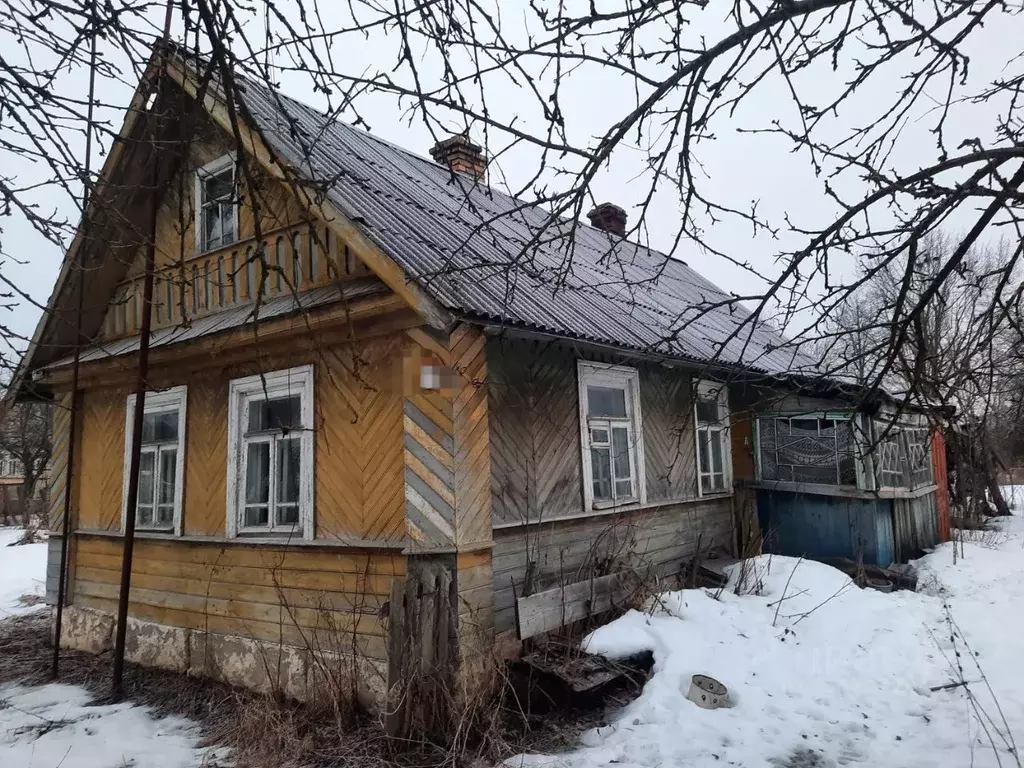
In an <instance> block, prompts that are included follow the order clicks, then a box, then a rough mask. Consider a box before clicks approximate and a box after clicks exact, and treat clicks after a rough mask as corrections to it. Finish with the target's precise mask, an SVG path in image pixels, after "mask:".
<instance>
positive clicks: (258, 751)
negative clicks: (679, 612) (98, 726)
mask: <svg viewBox="0 0 1024 768" xmlns="http://www.w3.org/2000/svg"><path fill="white" fill-rule="evenodd" d="M49 632H50V619H49V616H48V614H47V613H36V614H31V615H28V616H22V617H17V618H13V619H7V620H5V621H0V684H2V683H9V682H22V683H26V684H44V683H46V682H49V673H50V660H51V655H52V650H53V647H52V644H51V642H50V635H49ZM110 661H111V660H110V657H109V654H105V655H99V656H94V655H92V654H87V653H81V652H78V651H70V650H63V651H61V658H60V678H59V680H60V682H62V683H68V684H72V685H79V686H82V687H83V688H85V689H87V690H89V691H91V692H92V693H93V694H95V695H96V697H97V700H98V702H99V703H102V702H104V701H107V700H109V699H108V697H109V686H110ZM636 690H637V687H636V685H627V686H625V687H623V688H621V689H617V690H610V691H607V692H606V693H605V694H604V695H603V696H602V698H601V700H600V701H594V702H588V703H586V704H585V705H584V706H579V705H572V706H565V707H559V708H557V709H554V710H549V711H547V712H545V713H544V714H543V715H539V714H534V715H531V714H525V713H523V711H522V707H521V706H520V705H519V704H518V703H517V697H516V696H515V695H509V694H508V691H507V690H506V695H505V696H503V697H502V701H503V702H504V703H499V702H498V701H494V702H479V703H477V704H476V705H475V711H474V712H473V713H472V716H465V717H464V721H463V722H460V723H458V724H457V730H458V731H460V732H462V735H461V736H459V737H458V738H457V739H453V741H454V742H455V743H454V744H453V743H451V742H449V743H434V742H431V741H428V740H421V741H415V742H411V741H408V740H397V739H392V738H389V737H388V736H387V735H386V734H385V733H384V730H383V729H382V727H381V725H380V721H379V720H378V719H376V718H374V717H371V716H369V715H367V714H366V713H362V712H351V709H350V708H341V707H339V706H337V704H336V703H335V704H333V705H332V704H331V703H324V704H320V705H310V704H301V703H298V702H293V701H285V700H278V699H275V698H274V697H272V696H267V695H262V694H258V693H254V692H252V691H248V690H244V689H239V688H234V687H232V686H228V685H225V684H222V683H218V682H215V681H212V680H208V679H205V678H197V677H190V676H188V675H182V674H178V673H174V672H168V671H164V670H159V669H150V668H145V667H139V666H137V665H134V664H127V665H126V666H125V675H124V691H125V698H127V699H128V700H129V701H131V702H132V703H134V704H138V705H141V706H145V707H147V708H149V710H150V711H151V712H152V713H153V715H154V716H157V717H160V716H169V715H175V716H181V717H187V718H189V719H191V720H193V721H195V722H196V723H198V724H199V726H200V728H201V729H202V734H203V746H214V747H227V748H229V749H230V750H231V753H230V755H231V760H230V763H227V764H225V765H233V766H244V768H300V767H302V768H305V767H307V766H308V767H309V768H335V767H340V766H345V767H346V768H349V767H352V768H376V767H377V766H380V767H381V768H383V767H384V766H398V767H399V768H403V767H404V768H439V767H440V766H450V767H451V768H461V767H462V766H466V767H467V768H468V767H469V766H472V767H473V768H481V767H482V766H491V765H497V764H499V763H500V762H501V760H503V759H504V758H507V757H510V756H512V755H515V754H520V753H524V752H527V753H529V752H534V753H537V752H548V753H550V752H561V751H565V750H568V749H571V748H573V747H574V746H577V745H578V744H579V736H580V734H581V733H582V732H583V731H585V730H587V729H589V728H593V727H597V726H600V725H604V724H607V722H608V721H609V719H610V716H611V714H612V713H613V712H614V711H615V710H616V709H618V708H619V707H621V706H623V705H625V704H626V703H628V701H629V700H631V699H632V698H633V697H635V695H636ZM470 721H472V722H470ZM216 766H217V764H216V763H209V764H208V768H216Z"/></svg>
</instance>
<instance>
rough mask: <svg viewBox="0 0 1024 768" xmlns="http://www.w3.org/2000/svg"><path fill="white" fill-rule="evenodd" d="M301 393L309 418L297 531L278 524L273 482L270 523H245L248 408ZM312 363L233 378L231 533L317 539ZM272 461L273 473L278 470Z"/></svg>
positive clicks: (303, 447)
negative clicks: (277, 525) (245, 454)
mask: <svg viewBox="0 0 1024 768" xmlns="http://www.w3.org/2000/svg"><path fill="white" fill-rule="evenodd" d="M296 394H298V395H299V396H300V397H301V405H300V412H301V414H302V423H303V424H304V425H306V424H308V425H309V426H308V427H304V428H303V430H302V434H301V443H300V452H301V453H300V455H301V461H302V467H303V471H302V472H301V474H300V475H299V523H298V528H299V529H300V530H298V531H296V530H295V529H293V528H291V527H287V528H284V527H281V528H277V529H275V524H274V523H275V515H274V492H273V485H272V486H271V496H270V501H271V503H270V509H269V510H268V525H267V526H260V527H252V528H246V527H244V526H243V525H242V519H243V515H244V512H245V504H244V500H245V496H244V488H245V476H244V472H245V457H244V455H243V454H242V451H243V449H244V447H245V445H246V444H247V443H246V441H245V438H244V436H243V431H244V430H245V425H246V422H245V419H244V414H245V413H246V406H247V404H248V403H249V402H258V401H261V400H267V399H272V398H275V397H283V396H286V395H293V396H294V395H296ZM313 448H314V440H313V366H312V365H303V366H299V367H296V368H287V369H284V370H280V371H273V372H271V373H264V374H256V375H254V376H246V377H244V378H241V379H233V380H232V381H231V384H230V386H229V391H228V482H227V506H226V510H227V520H226V524H225V530H226V531H227V535H228V538H236V537H239V536H264V537H268V538H271V539H280V538H294V537H296V536H298V537H300V538H303V539H306V540H312V539H313V537H314V528H313V522H314V521H313V501H314V500H313V485H314V483H313V477H314V466H315V465H314V463H313V461H314V455H313ZM275 474H276V473H275V472H274V468H273V467H271V478H272V482H273V478H274V476H275Z"/></svg>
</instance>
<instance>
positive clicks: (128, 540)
mask: <svg viewBox="0 0 1024 768" xmlns="http://www.w3.org/2000/svg"><path fill="white" fill-rule="evenodd" d="M173 9H174V1H173V0H167V6H166V11H165V13H164V30H163V36H162V37H161V38H160V40H159V41H157V46H158V47H159V50H160V66H159V68H158V70H157V75H156V78H155V79H154V81H153V87H154V88H157V89H159V88H160V83H161V82H163V76H164V71H163V67H164V63H165V62H166V52H167V47H166V46H167V40H168V37H169V35H170V33H171V13H172V11H173ZM150 120H152V121H153V122H152V123H151V125H150V135H151V137H152V141H151V146H150V152H151V158H150V162H151V163H152V174H151V176H150V194H151V201H150V211H149V239H148V242H147V243H146V273H145V275H144V276H143V279H142V327H141V328H140V329H139V336H140V338H139V373H138V377H137V379H136V382H135V413H134V415H133V417H132V452H131V458H130V460H129V462H128V472H129V474H128V495H127V498H126V499H125V505H126V509H127V514H126V515H125V524H124V548H123V550H122V554H121V590H120V592H119V593H118V598H117V629H116V633H115V635H114V668H113V674H112V680H111V694H112V695H113V697H114V698H115V699H120V698H121V696H122V694H123V687H122V680H123V678H124V643H125V637H126V633H127V629H128V628H127V626H126V625H127V623H128V594H129V592H130V591H131V586H132V556H133V555H134V553H135V509H136V507H137V506H138V500H139V465H140V463H141V460H142V420H143V416H144V415H145V412H146V387H147V382H148V379H149V331H150V327H151V325H152V319H153V272H154V271H155V269H156V224H157V217H158V215H159V213H160V190H159V189H158V185H159V181H160V162H159V161H160V151H159V147H158V138H159V137H158V132H157V125H156V120H157V117H156V113H155V111H153V112H151V114H150Z"/></svg>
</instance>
